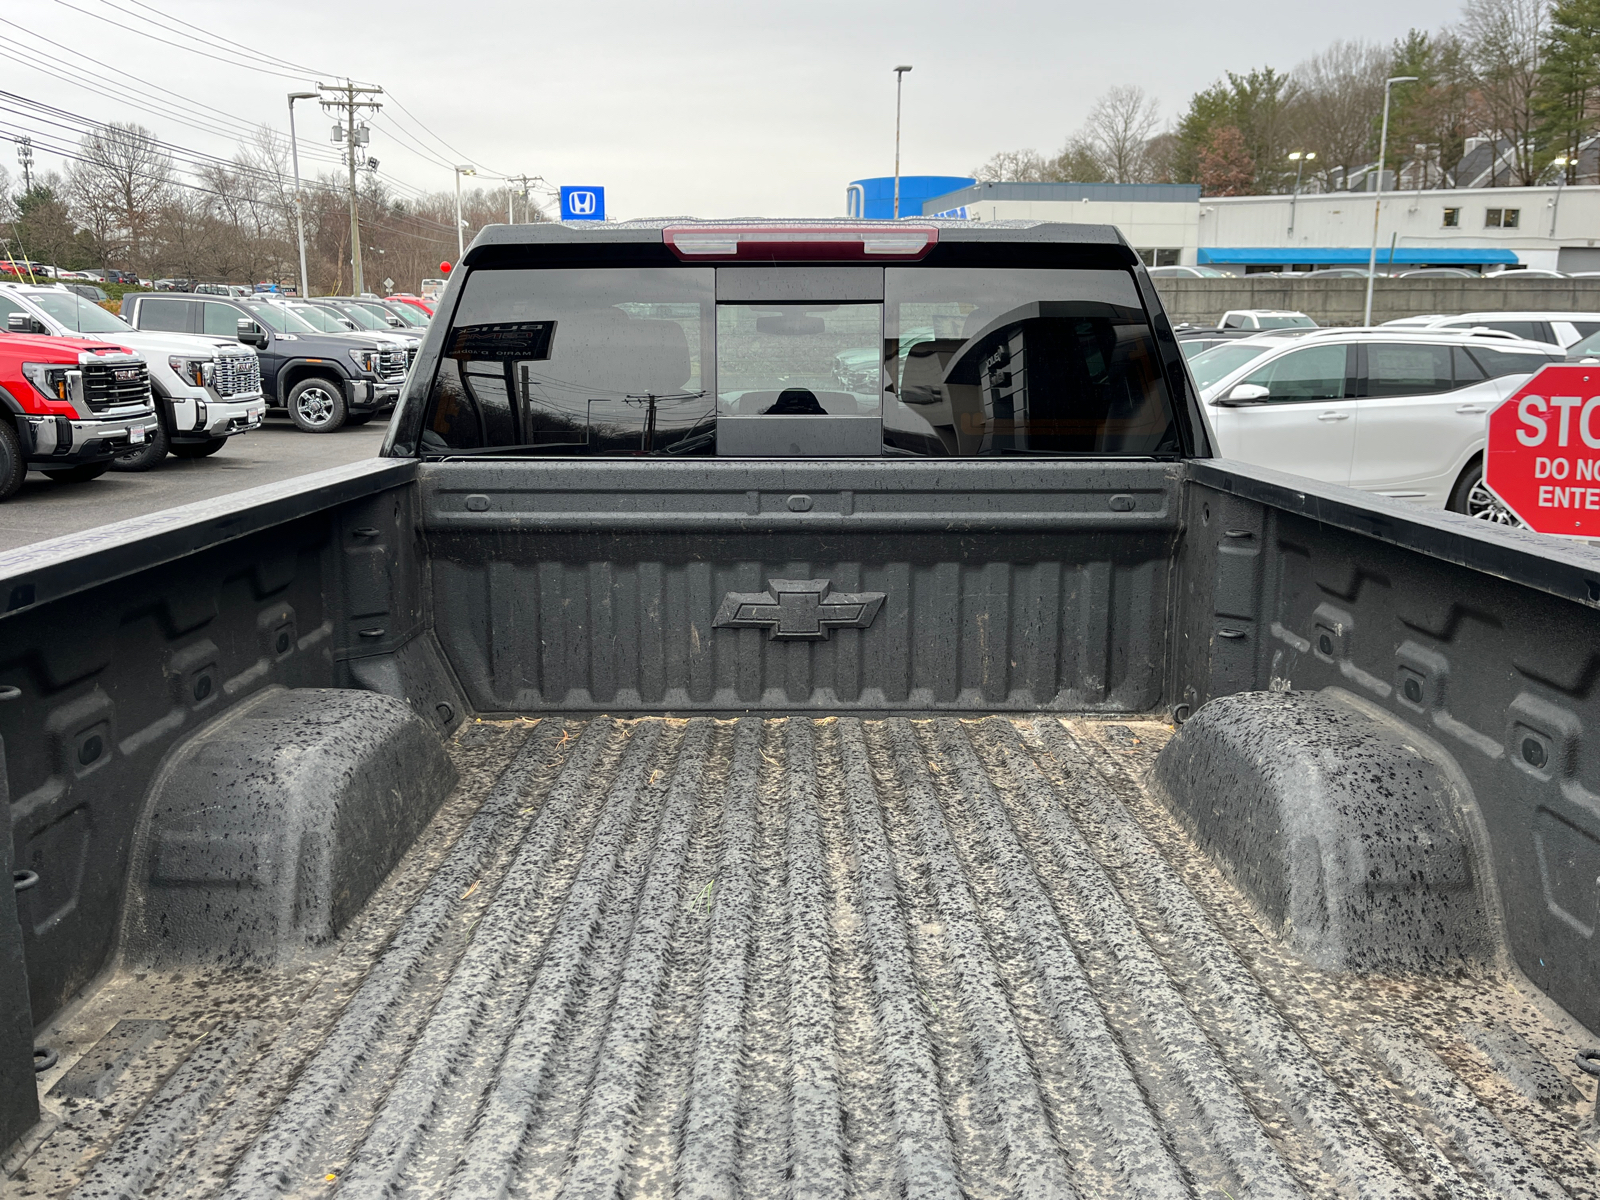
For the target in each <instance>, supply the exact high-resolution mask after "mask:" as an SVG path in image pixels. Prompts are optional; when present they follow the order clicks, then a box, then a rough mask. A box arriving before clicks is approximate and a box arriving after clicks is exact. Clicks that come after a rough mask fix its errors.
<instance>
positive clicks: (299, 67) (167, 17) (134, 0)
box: [102, 0, 333, 77]
mask: <svg viewBox="0 0 1600 1200" xmlns="http://www.w3.org/2000/svg"><path fill="white" fill-rule="evenodd" d="M128 2H129V3H130V4H133V5H135V6H136V7H138V8H142V9H144V10H145V11H146V12H152V13H155V15H156V16H157V17H159V18H160V19H161V20H162V21H172V22H174V23H175V24H178V25H182V26H183V27H184V28H185V29H188V30H190V31H191V32H193V33H197V34H200V35H201V36H202V37H206V38H209V39H210V40H211V41H214V42H221V43H222V44H223V45H225V46H227V47H229V48H230V49H231V50H234V51H239V52H242V53H245V54H249V55H251V56H252V57H255V58H259V59H263V60H265V61H267V62H274V63H277V64H278V65H279V66H283V67H288V68H289V69H290V70H294V71H303V72H305V74H306V75H307V76H308V77H315V76H317V75H331V74H333V72H331V71H322V70H317V69H314V68H312V67H308V66H306V65H305V64H304V63H295V62H290V61H289V60H288V59H286V58H279V57H278V56H277V55H276V54H265V53H262V52H261V51H259V50H257V49H256V48H255V47H253V46H246V45H244V44H243V43H242V42H236V41H234V40H233V39H232V38H225V37H223V36H222V35H221V34H220V33H215V32H213V31H211V30H209V29H206V28H204V27H203V26H200V25H193V24H190V23H189V22H188V21H185V20H184V19H183V18H182V17H177V16H173V15H172V14H171V13H164V12H161V11H160V10H159V9H154V8H151V7H150V6H149V5H148V4H145V3H143V2H142V0H128ZM102 3H104V4H105V5H106V7H108V8H114V9H117V11H118V12H123V11H126V10H124V9H120V8H117V6H116V5H115V4H113V3H112V0H102ZM128 15H129V16H134V15H136V14H133V13H129V14H128ZM141 19H142V20H145V21H149V22H150V23H151V24H152V25H159V24H160V21H157V20H152V19H151V18H149V17H142V18H141Z"/></svg>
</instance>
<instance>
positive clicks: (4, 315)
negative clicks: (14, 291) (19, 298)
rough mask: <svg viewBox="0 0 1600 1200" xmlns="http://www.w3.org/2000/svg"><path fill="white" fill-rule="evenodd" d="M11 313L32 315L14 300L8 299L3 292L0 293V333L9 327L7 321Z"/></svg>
mask: <svg viewBox="0 0 1600 1200" xmlns="http://www.w3.org/2000/svg"><path fill="white" fill-rule="evenodd" d="M12 313H22V314H23V315H24V316H32V315H33V314H32V313H30V312H29V311H28V310H27V309H25V308H23V307H22V305H20V304H18V303H17V302H16V301H15V300H12V299H10V298H9V297H7V296H5V295H4V294H0V333H3V332H5V331H6V330H7V329H9V328H10V324H9V322H10V320H11V314H12Z"/></svg>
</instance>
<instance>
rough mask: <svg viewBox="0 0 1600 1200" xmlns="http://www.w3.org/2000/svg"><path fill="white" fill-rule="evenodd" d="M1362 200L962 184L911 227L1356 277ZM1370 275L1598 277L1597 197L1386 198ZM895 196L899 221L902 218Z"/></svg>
mask: <svg viewBox="0 0 1600 1200" xmlns="http://www.w3.org/2000/svg"><path fill="white" fill-rule="evenodd" d="M1372 201H1373V195H1372V194H1371V193H1370V192H1327V193H1322V194H1319V195H1304V194H1302V195H1299V196H1289V195H1272V196H1202V195H1201V194H1200V187H1199V185H1197V184H1149V183H1136V184H1118V183H977V182H974V183H970V184H967V185H966V186H963V187H959V188H956V189H954V190H952V191H949V192H945V193H943V194H941V195H934V196H929V197H927V198H926V199H923V200H921V202H920V215H922V216H935V215H938V216H946V217H958V218H965V219H967V220H973V221H995V220H1007V219H1026V220H1041V221H1067V222H1084V223H1092V224H1111V225H1116V226H1117V227H1118V228H1119V229H1121V230H1122V233H1123V236H1124V237H1126V238H1127V239H1128V241H1129V242H1130V243H1131V244H1132V245H1133V246H1134V248H1135V249H1137V250H1138V251H1139V252H1140V255H1141V256H1142V257H1143V258H1144V259H1145V261H1146V262H1147V263H1149V264H1151V265H1152V266H1165V265H1190V266H1194V265H1201V266H1204V265H1211V266H1216V267H1220V268H1222V269H1223V270H1227V271H1232V272H1236V273H1238V274H1250V273H1255V272H1260V271H1308V270H1315V269H1317V268H1319V267H1330V266H1359V267H1365V266H1366V264H1367V255H1368V252H1369V247H1370V244H1371V241H1372V207H1373V205H1372ZM1381 205H1382V211H1381V213H1380V215H1379V222H1378V267H1379V270H1385V269H1387V268H1388V267H1389V266H1390V264H1391V263H1392V265H1393V269H1394V270H1402V269H1405V268H1409V267H1422V266H1452V267H1465V268H1467V269H1469V270H1473V271H1496V270H1501V269H1505V268H1508V267H1509V268H1515V267H1519V266H1520V267H1536V268H1545V269H1553V270H1560V271H1565V272H1569V273H1570V272H1576V271H1600V187H1595V186H1582V187H1578V186H1573V187H1567V186H1556V185H1551V186H1545V187H1526V188H1513V187H1485V188H1454V189H1436V190H1434V189H1429V190H1420V191H1418V190H1409V191H1400V192H1392V191H1391V192H1385V193H1384V194H1383V197H1382V200H1381ZM906 210H907V206H906V204H905V202H904V193H902V204H901V215H902V217H904V216H907V215H917V214H916V213H914V212H913V213H908V212H907V211H906Z"/></svg>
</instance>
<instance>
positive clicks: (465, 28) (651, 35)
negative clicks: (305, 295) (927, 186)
mask: <svg viewBox="0 0 1600 1200" xmlns="http://www.w3.org/2000/svg"><path fill="white" fill-rule="evenodd" d="M146 2H147V4H148V5H149V6H148V7H141V6H140V0H29V2H28V3H27V4H12V5H4V6H0V19H3V20H6V21H10V22H15V25H0V49H4V50H7V51H9V52H10V53H18V52H21V53H23V54H24V55H25V56H26V57H29V58H32V59H34V60H35V61H37V62H40V63H43V64H57V63H60V62H62V61H64V60H65V56H64V55H61V53H60V52H59V51H57V50H54V49H52V48H51V47H49V46H47V45H44V44H42V43H39V42H38V41H36V40H34V39H32V38H30V37H29V36H28V34H34V35H39V36H42V37H45V38H51V39H54V40H55V41H56V42H59V43H62V44H64V45H66V46H70V47H72V48H73V49H75V50H77V51H80V52H81V53H83V54H87V55H89V56H91V57H93V58H97V59H100V60H102V61H103V62H105V63H108V64H111V65H113V66H115V67H119V68H121V69H122V70H123V71H126V72H130V73H131V74H133V75H135V76H137V77H139V78H140V79H144V80H149V81H152V82H153V83H156V84H159V85H160V86H161V87H164V88H166V89H169V92H170V93H177V94H178V96H180V97H183V98H185V99H184V100H177V99H174V97H173V96H172V95H170V94H163V93H161V92H149V93H147V95H148V96H150V97H154V98H156V99H158V100H159V101H160V102H161V104H163V105H167V104H170V105H172V106H174V107H176V108H178V109H181V110H184V111H187V112H188V113H190V114H191V115H194V116H203V117H204V118H205V119H206V120H207V121H215V122H221V121H222V120H223V119H224V118H223V117H222V116H221V115H219V114H218V113H216V112H213V111H211V110H220V111H221V114H226V115H227V117H228V118H232V119H234V120H237V121H241V122H249V123H252V124H254V123H259V122H270V123H271V124H273V125H276V126H278V127H279V128H285V127H286V120H285V116H284V114H285V100H284V96H285V93H286V92H288V91H291V90H299V89H300V87H302V86H304V85H305V84H310V83H314V82H315V81H316V77H315V76H310V75H308V76H304V77H301V78H281V77H278V76H274V75H270V74H265V73H262V72H259V71H256V70H250V69H246V68H243V67H241V66H238V65H237V64H236V63H234V62H231V61H227V60H225V59H223V58H221V57H219V56H212V55H210V54H209V53H207V54H204V55H202V54H196V53H194V52H191V51H188V50H184V49H180V48H177V47H175V46H168V45H162V44H160V43H159V42H156V41H153V40H151V39H150V38H148V37H145V36H140V35H138V34H135V33H132V32H127V31H125V30H124V29H120V28H117V27H116V26H115V25H113V24H111V23H109V22H110V21H117V22H121V23H123V24H125V25H129V26H137V27H139V28H141V29H144V30H146V31H148V32H149V33H152V34H155V35H156V36H160V37H166V38H168V39H169V40H170V41H173V42H176V43H181V44H184V45H192V44H194V41H195V40H197V39H195V38H193V37H192V36H191V35H190V34H189V32H188V31H186V30H184V29H183V28H182V26H179V25H175V24H172V23H171V22H172V21H173V19H178V20H183V21H188V22H191V23H193V24H194V25H197V26H200V27H202V28H204V29H205V30H208V31H210V32H212V33H214V34H217V35H220V36H222V37H225V38H229V39H232V40H234V41H237V42H241V43H244V44H246V45H248V46H250V47H251V48H252V49H254V50H257V51H259V52H261V53H263V54H267V55H271V56H275V57H277V58H279V59H282V60H287V61H290V62H293V63H296V64H300V65H303V66H307V67H310V68H313V69H314V70H316V71H328V72H335V73H338V74H340V75H345V74H348V75H351V76H354V77H356V78H358V79H366V80H370V81H372V82H375V83H378V84H381V85H383V86H384V87H386V88H387V89H389V90H390V91H391V92H392V93H393V96H394V98H395V100H397V101H398V102H400V103H402V104H404V105H405V107H406V109H409V110H410V112H411V113H412V114H414V115H415V118H416V119H417V120H418V121H420V122H421V123H422V124H423V125H425V126H426V127H427V128H428V129H429V130H431V131H432V132H433V133H434V134H435V135H437V136H438V137H439V138H442V139H443V140H444V141H445V142H446V143H449V145H450V146H452V147H454V148H455V149H456V150H457V151H459V156H460V158H462V159H467V160H471V161H475V162H477V163H479V164H481V165H482V166H483V167H484V168H485V171H484V174H488V173H489V172H498V173H504V174H518V173H522V172H526V173H528V174H530V175H542V176H544V177H545V178H546V179H548V180H549V181H550V182H552V183H557V184H560V183H573V184H578V183H581V184H602V185H604V186H605V187H606V189H607V200H608V207H609V214H610V215H611V216H613V217H622V218H627V217H638V216H656V215H673V214H686V215H694V216H734V215H753V216H789V215H804V216H832V215H840V214H842V212H843V203H844V189H845V185H846V184H847V183H848V182H849V181H850V180H852V179H856V178H861V177H865V176H871V175H887V174H889V173H890V172H891V170H892V169H893V165H894V74H893V68H894V66H895V65H896V64H897V63H910V64H912V65H913V67H914V68H915V69H914V70H913V71H912V72H911V74H909V75H908V76H906V87H905V119H904V133H903V150H902V168H901V169H902V171H903V172H904V173H906V174H965V173H967V171H968V170H969V169H970V168H971V167H972V166H974V165H975V164H976V163H979V162H981V161H983V160H984V159H985V158H987V157H988V156H989V155H990V154H992V153H994V152H995V151H997V150H1009V149H1017V148H1021V147H1032V148H1035V149H1038V150H1041V151H1046V152H1049V151H1054V150H1055V149H1057V148H1058V147H1059V146H1060V145H1061V143H1062V142H1063V141H1064V140H1065V138H1066V135H1067V134H1068V133H1069V132H1071V131H1072V130H1073V129H1075V128H1076V127H1077V126H1078V125H1079V124H1080V123H1081V122H1082V120H1083V118H1084V115H1085V114H1086V113H1087V111H1088V109H1089V106H1090V105H1091V104H1092V103H1093V102H1094V99H1095V97H1096V96H1097V95H1099V94H1100V93H1101V92H1102V91H1104V90H1105V89H1106V88H1107V87H1110V86H1112V85H1114V84H1119V83H1136V84H1139V85H1140V86H1142V87H1144V88H1145V89H1146V91H1148V92H1150V93H1151V94H1153V95H1155V96H1157V97H1159V99H1160V101H1161V112H1162V116H1163V118H1164V119H1167V120H1170V119H1172V118H1174V117H1175V116H1176V114H1177V113H1178V112H1180V111H1181V110H1182V108H1183V106H1184V104H1185V103H1186V102H1187V100H1188V97H1189V96H1190V94H1191V93H1193V92H1194V91H1196V90H1198V89H1199V88H1202V87H1204V86H1206V85H1207V84H1208V83H1210V82H1211V81H1212V80H1214V79H1216V78H1218V77H1219V76H1220V75H1221V74H1222V73H1223V72H1224V71H1225V70H1230V69H1231V70H1235V71H1243V70H1248V69H1249V68H1251V67H1253V66H1259V65H1262V64H1268V63H1270V64H1272V65H1273V66H1276V67H1279V68H1280V69H1288V68H1290V67H1292V66H1294V64H1295V63H1297V62H1299V61H1300V60H1301V59H1303V58H1305V57H1306V56H1307V55H1309V54H1312V53H1315V52H1316V51H1318V50H1320V49H1321V48H1322V47H1324V46H1325V45H1326V44H1327V43H1328V42H1330V41H1333V40H1335V39H1337V38H1357V37H1361V38H1368V39H1374V40H1379V41H1383V42H1388V41H1390V40H1392V39H1393V38H1395V37H1398V36H1400V35H1402V34H1404V33H1405V31H1406V30H1407V29H1408V28H1409V27H1412V26H1417V27H1422V28H1427V29H1433V28H1437V27H1439V26H1440V25H1442V24H1445V23H1447V22H1451V21H1454V20H1455V19H1456V17H1457V14H1458V6H1457V5H1456V4H1453V3H1450V4H1446V3H1437V2H1429V0H1345V2H1344V3H1341V4H1337V5H1333V4H1324V3H1305V2H1303V0H1301V2H1299V3H1291V4H1289V5H1287V6H1285V5H1247V6H1242V7H1240V6H1225V5H1220V4H1215V3H1211V4H1203V3H1195V2H1194V0H1142V2H1141V3H1138V4H1130V3H1116V2H1112V3H1105V2H1097V3H1086V2H1085V0H1070V2H1068V3H1052V2H1049V0H1011V2H1001V3H997V2H995V0H967V2H965V3H951V2H948V0H927V2H924V3H919V4H898V5H869V4H861V3H842V2H838V0H811V2H809V3H805V4H782V5H774V4H768V5H758V4H752V3H748V2H747V3H743V4H734V3H708V2H691V3H678V4H675V5H673V4H660V3H656V2H648V0H618V2H613V3H610V4H596V3H592V2H590V3H549V2H547V3H542V4H529V3H527V2H526V0H451V2H449V3H439V2H438V0H429V2H427V3H421V2H418V0H384V2H382V3H362V4H349V3H329V2H328V0H274V2H273V3H271V4H232V3H230V4H224V3H219V2H217V0H208V2H204V3H201V2H196V0H146ZM119 10H121V11H119ZM92 14H98V16H96V15H92ZM140 15H143V16H145V17H148V18H150V19H151V20H152V21H155V22H157V23H158V24H151V23H150V21H142V20H140V19H139V17H140ZM160 23H167V24H168V26H169V27H168V28H167V29H165V30H164V31H163V30H162V29H161V28H160ZM17 26H21V27H22V29H24V30H26V31H27V33H26V34H25V33H23V32H20V31H19V29H18V28H17ZM289 73H290V74H293V72H289ZM97 74H100V76H101V78H102V79H107V80H109V81H110V82H111V86H110V87H109V88H108V90H109V91H111V92H114V93H119V94H121V95H129V94H137V92H138V89H137V88H136V87H135V86H134V85H133V84H132V83H130V82H129V81H127V80H125V79H117V78H116V77H114V76H110V75H107V74H104V73H100V72H98V71H97ZM322 78H323V79H324V80H326V79H328V78H331V75H330V76H323V77H322ZM0 90H4V91H7V92H13V93H16V94H20V95H23V96H26V97H28V98H29V99H32V100H39V101H44V102H46V103H49V104H52V105H55V106H57V107H59V108H62V109H67V110H70V111H71V112H73V113H77V114H82V115H84V116H87V117H91V118H94V119H97V120H112V119H114V120H138V121H140V122H141V123H143V124H145V125H147V126H148V127H149V128H151V129H152V130H153V131H154V132H155V133H156V135H157V136H159V137H161V138H162V139H164V140H166V141H168V142H171V143H175V144H178V145H181V146H185V147H191V148H194V149H199V150H205V151H208V152H211V153H221V154H229V153H231V147H230V145H229V143H228V140H227V139H226V138H225V137H222V136H218V135H217V134H216V133H207V132H202V131H198V130H195V129H192V128H187V127H185V126H184V125H182V124H179V123H178V121H177V120H176V118H175V117H174V116H159V115H155V114H151V113H141V112H137V111H135V110H134V109H132V108H129V107H127V106H126V105H125V104H124V103H123V102H122V101H121V100H120V99H118V98H114V97H111V96H106V95H101V94H96V93H95V92H92V91H89V90H86V89H85V88H84V87H82V86H81V85H79V84H77V83H71V82H66V81H64V80H62V79H59V78H54V77H52V76H51V75H49V74H46V73H44V72H43V71H41V70H38V69H36V68H35V67H33V66H23V65H19V64H18V63H16V62H15V61H12V60H10V59H4V58H0ZM199 105H208V106H210V109H204V108H200V107H198V106H199ZM299 111H300V114H301V115H300V120H301V125H300V135H301V140H302V144H303V145H304V146H305V147H306V151H307V152H312V150H313V144H314V147H315V153H319V154H325V152H326V151H329V150H331V149H332V147H331V145H330V143H329V137H328V135H329V122H328V121H327V120H326V119H324V118H322V117H321V115H320V113H318V111H317V109H316V107H315V105H311V106H307V105H305V104H302V105H301V106H300V110H299ZM388 111H389V112H390V113H391V114H392V115H393V116H395V117H397V118H398V119H399V120H400V121H402V122H405V123H406V124H409V125H411V126H412V128H413V130H415V122H413V121H411V120H410V119H409V118H407V117H406V115H405V113H404V112H401V111H399V110H397V109H395V108H394V107H393V105H391V106H390V109H389V110H388ZM0 121H3V122H6V123H5V124H0V136H5V137H8V138H9V137H11V136H13V135H14V134H15V133H16V132H17V124H18V122H19V118H18V117H16V116H15V115H13V114H11V113H5V112H0ZM40 128H42V127H40ZM36 131H37V130H36ZM57 136H60V135H59V134H58V135H57ZM417 136H418V137H419V138H420V139H422V140H423V141H425V142H428V141H429V139H428V138H427V135H426V134H424V133H421V132H420V131H418V132H417ZM429 144H431V145H432V146H433V148H434V150H435V152H436V155H437V156H438V158H439V159H441V160H446V161H439V162H435V161H430V160H429V159H428V158H426V157H424V156H422V155H421V154H419V153H417V152H415V151H414V150H413V149H411V148H409V147H408V146H407V145H406V144H405V143H404V141H403V140H402V138H401V136H400V135H399V134H397V133H395V132H394V131H393V127H392V126H390V125H388V124H387V122H385V121H383V120H380V121H379V122H378V123H377V124H376V125H375V126H374V129H373V133H372V143H371V145H370V147H369V150H368V152H369V153H370V154H371V155H372V156H374V157H376V158H378V159H379V160H380V162H381V164H382V169H383V171H384V172H385V173H387V174H392V175H393V176H395V177H397V178H398V179H400V180H403V181H405V182H406V183H409V184H411V185H413V186H416V187H420V188H424V189H430V190H432V189H437V190H443V189H447V188H449V187H450V186H452V176H451V171H450V168H449V160H454V159H456V158H457V155H456V154H454V153H452V152H451V151H450V150H447V149H445V148H443V147H440V146H438V145H437V143H433V142H429ZM37 158H38V161H40V162H42V163H43V164H44V165H45V166H46V167H50V168H56V167H59V166H60V165H61V164H60V160H59V159H58V158H56V157H54V156H52V155H50V154H48V153H45V152H40V153H39V154H38V156H37ZM0 164H3V165H4V166H5V168H6V169H7V170H9V171H11V172H12V175H13V176H15V175H16V173H17V172H16V162H15V154H14V153H13V152H11V151H10V150H9V148H8V149H7V151H6V153H5V154H4V157H3V158H0ZM302 165H303V166H305V167H306V168H307V169H308V171H309V170H310V169H317V168H320V169H321V170H324V171H326V170H330V169H332V167H331V165H330V164H329V163H328V162H327V161H326V159H325V158H324V160H323V161H320V162H315V163H303V164H302Z"/></svg>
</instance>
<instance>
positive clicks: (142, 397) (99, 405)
mask: <svg viewBox="0 0 1600 1200" xmlns="http://www.w3.org/2000/svg"><path fill="white" fill-rule="evenodd" d="M80 361H81V360H80ZM83 393H84V398H85V399H86V400H87V401H88V402H89V407H90V408H91V409H93V410H94V411H95V412H103V411H105V410H106V409H108V408H120V407H122V406H124V405H128V404H137V405H140V406H143V407H148V406H149V404H150V368H149V367H147V366H145V364H144V363H142V362H139V361H136V360H131V359H130V360H124V361H121V362H118V361H112V362H88V363H84V364H83Z"/></svg>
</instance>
